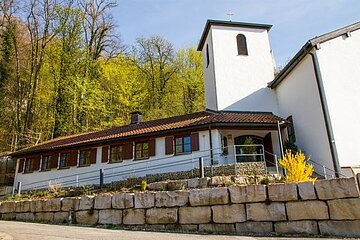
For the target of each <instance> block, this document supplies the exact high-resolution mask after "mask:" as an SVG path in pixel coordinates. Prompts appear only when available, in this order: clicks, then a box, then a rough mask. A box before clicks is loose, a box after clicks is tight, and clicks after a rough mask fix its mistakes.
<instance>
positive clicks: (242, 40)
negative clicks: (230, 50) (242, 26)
mask: <svg viewBox="0 0 360 240" xmlns="http://www.w3.org/2000/svg"><path fill="white" fill-rule="evenodd" d="M236 43H237V49H238V55H248V50H247V44H246V37H245V36H244V35H243V34H238V35H237V36H236Z"/></svg>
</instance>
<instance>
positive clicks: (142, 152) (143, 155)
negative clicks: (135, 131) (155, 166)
mask: <svg viewBox="0 0 360 240" xmlns="http://www.w3.org/2000/svg"><path fill="white" fill-rule="evenodd" d="M140 145H141V148H140V149H138V146H140ZM145 145H146V146H147V147H146V148H144V146H145ZM145 150H146V152H147V154H144V153H145ZM138 152H140V157H138ZM149 158H150V156H149V142H148V141H145V142H137V143H135V158H134V159H135V160H144V159H149Z"/></svg>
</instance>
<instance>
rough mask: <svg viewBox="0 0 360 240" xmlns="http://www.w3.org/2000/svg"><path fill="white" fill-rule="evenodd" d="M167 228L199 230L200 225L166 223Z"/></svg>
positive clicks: (180, 230) (178, 230) (184, 230)
mask: <svg viewBox="0 0 360 240" xmlns="http://www.w3.org/2000/svg"><path fill="white" fill-rule="evenodd" d="M165 229H166V230H170V231H176V232H197V231H198V225H196V224H166V225H165Z"/></svg>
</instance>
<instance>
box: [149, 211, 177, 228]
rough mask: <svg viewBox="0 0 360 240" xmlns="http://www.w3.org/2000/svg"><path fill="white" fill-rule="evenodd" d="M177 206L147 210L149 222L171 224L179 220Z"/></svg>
mask: <svg viewBox="0 0 360 240" xmlns="http://www.w3.org/2000/svg"><path fill="white" fill-rule="evenodd" d="M177 213H178V209H177V208H152V209H148V210H146V223H147V224H169V223H176V222H177Z"/></svg>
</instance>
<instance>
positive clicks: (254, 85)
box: [198, 20, 278, 114]
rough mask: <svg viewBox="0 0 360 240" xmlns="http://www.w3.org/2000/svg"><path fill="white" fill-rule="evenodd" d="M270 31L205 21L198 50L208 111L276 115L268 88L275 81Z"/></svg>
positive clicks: (261, 26)
mask: <svg viewBox="0 0 360 240" xmlns="http://www.w3.org/2000/svg"><path fill="white" fill-rule="evenodd" d="M270 28H271V25H265V24H254V23H242V22H231V21H217V20H208V21H207V23H206V25H205V28H204V32H203V34H202V37H201V40H200V43H199V46H198V51H202V55H203V61H204V76H205V100H206V108H207V109H209V110H214V111H221V110H228V111H269V112H273V113H275V114H276V113H278V110H277V104H276V96H275V93H274V92H273V90H270V89H269V88H267V83H268V82H270V81H272V80H273V79H274V61H273V56H272V52H271V49H270V44H269V37H268V31H269V30H270Z"/></svg>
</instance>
